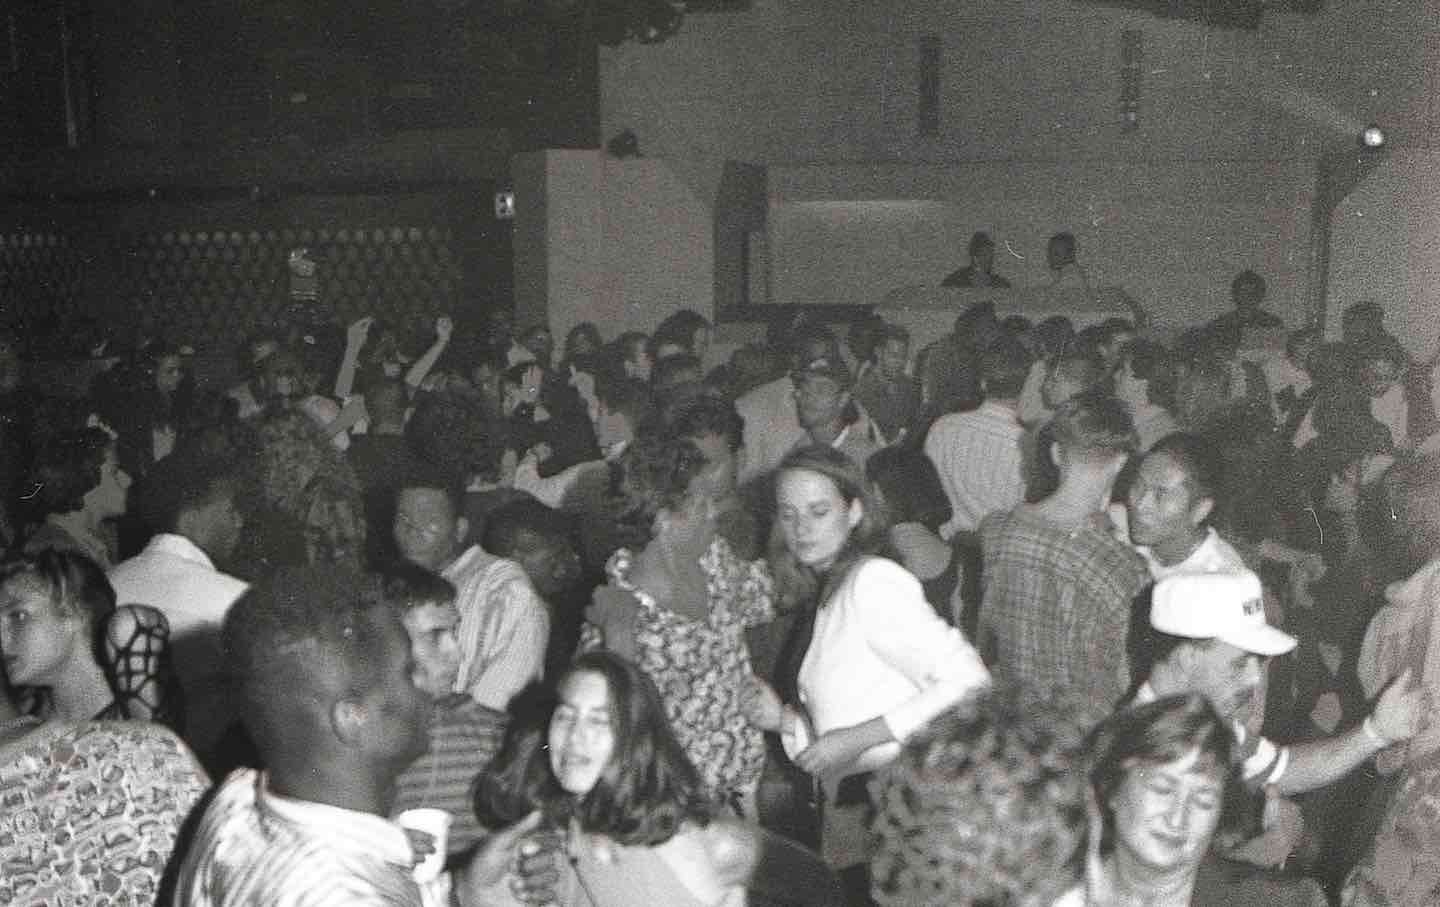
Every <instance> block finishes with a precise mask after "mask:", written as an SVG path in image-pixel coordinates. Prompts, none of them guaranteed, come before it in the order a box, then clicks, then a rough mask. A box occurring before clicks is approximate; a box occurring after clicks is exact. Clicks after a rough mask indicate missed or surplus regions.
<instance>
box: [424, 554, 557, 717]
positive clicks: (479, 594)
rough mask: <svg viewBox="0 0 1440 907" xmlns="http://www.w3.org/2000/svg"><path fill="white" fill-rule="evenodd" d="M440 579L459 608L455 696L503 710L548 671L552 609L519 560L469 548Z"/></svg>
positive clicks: (447, 568)
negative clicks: (451, 587) (449, 586)
mask: <svg viewBox="0 0 1440 907" xmlns="http://www.w3.org/2000/svg"><path fill="white" fill-rule="evenodd" d="M441 575H442V576H444V577H445V578H446V579H448V580H449V581H450V582H452V583H454V584H455V591H456V596H455V606H456V607H457V608H458V609H459V610H460V630H459V633H460V675H459V677H457V678H456V680H455V692H457V693H468V694H469V695H470V698H471V699H474V700H475V701H476V702H478V703H480V704H481V705H488V706H489V707H490V708H492V709H499V710H501V711H503V710H504V709H505V708H506V707H507V706H508V705H510V700H511V699H513V698H514V697H515V694H516V693H519V692H520V691H521V690H523V689H524V688H525V687H526V686H528V685H529V684H530V682H531V681H532V680H539V679H540V677H541V675H542V674H543V673H544V670H545V647H546V645H548V644H549V642H550V611H549V609H548V608H546V606H545V602H544V600H543V599H541V598H540V596H539V594H538V593H536V591H535V587H534V586H532V585H531V584H530V578H529V577H528V576H526V575H525V571H524V569H522V568H521V566H520V565H519V564H517V563H515V562H514V561H510V560H506V559H505V558H501V557H496V556H495V555H493V554H489V553H487V552H486V551H485V550H483V549H482V548H481V547H480V546H479V545H472V546H470V547H469V548H468V549H466V551H465V553H464V554H461V555H460V557H459V558H457V559H456V561H455V563H453V564H451V565H450V566H449V567H446V568H445V569H444V570H442V571H441Z"/></svg>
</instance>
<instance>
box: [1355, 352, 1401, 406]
mask: <svg viewBox="0 0 1440 907" xmlns="http://www.w3.org/2000/svg"><path fill="white" fill-rule="evenodd" d="M1399 380H1400V368H1399V367H1398V366H1397V365H1396V364H1395V363H1393V362H1390V361H1389V360H1386V359H1374V360H1371V361H1370V362H1366V363H1365V364H1364V365H1362V366H1361V367H1360V372H1359V383H1360V386H1361V387H1362V388H1364V390H1365V393H1367V394H1369V395H1370V396H1371V397H1383V396H1384V395H1385V394H1386V392H1388V391H1389V390H1390V388H1392V387H1394V386H1395V383H1396V382H1397V381H1399Z"/></svg>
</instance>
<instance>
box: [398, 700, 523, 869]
mask: <svg viewBox="0 0 1440 907" xmlns="http://www.w3.org/2000/svg"><path fill="white" fill-rule="evenodd" d="M508 721H509V716H507V715H506V714H505V713H504V712H497V711H495V710H494V709H491V708H487V707H485V706H483V705H481V704H480V703H478V702H476V701H475V700H473V699H471V698H470V697H468V696H465V695H464V694H460V693H457V694H455V695H454V696H453V697H452V699H451V701H449V702H446V703H444V704H443V705H441V707H440V708H439V709H437V710H436V716H435V720H434V721H433V722H432V723H431V725H430V747H429V749H427V750H426V751H425V755H423V756H421V757H420V758H419V759H416V760H415V761H414V762H412V763H411V764H410V767H409V768H407V769H405V771H404V772H402V773H401V774H400V777H399V778H398V779H396V781H395V805H394V806H392V807H391V809H390V813H391V815H397V816H398V815H399V814H400V813H402V812H404V811H405V810H407V809H420V808H423V807H433V808H436V809H443V810H445V811H446V812H448V813H449V814H450V815H451V817H452V822H451V825H450V835H449V838H448V839H447V845H446V846H447V849H448V850H449V851H450V852H451V853H460V852H463V851H466V850H469V849H470V848H471V847H473V846H475V845H476V844H478V843H479V842H480V839H481V838H483V837H484V836H485V831H484V829H482V828H481V827H480V822H479V820H477V819H476V818H475V808H474V806H472V802H473V801H472V799H471V791H470V788H471V786H472V785H473V784H474V783H475V776H476V775H479V774H480V773H481V772H482V771H484V770H485V767H486V766H488V765H489V764H490V761H491V760H492V759H494V758H495V754H496V753H498V752H500V745H501V744H503V743H504V742H505V725H506V724H507V723H508Z"/></svg>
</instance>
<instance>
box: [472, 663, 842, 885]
mask: <svg viewBox="0 0 1440 907" xmlns="http://www.w3.org/2000/svg"><path fill="white" fill-rule="evenodd" d="M556 689H557V691H558V701H556V702H555V703H554V706H553V709H552V710H551V711H550V713H549V717H548V721H546V722H544V723H543V724H542V723H540V722H536V721H534V720H531V721H528V722H527V721H523V720H522V721H520V722H517V724H516V725H514V726H512V729H511V733H510V734H509V736H508V737H507V739H506V742H505V746H504V748H503V749H502V750H501V752H500V755H499V756H497V757H496V759H495V761H494V762H492V763H491V764H490V767H489V768H488V769H487V770H486V771H485V772H484V773H483V774H482V775H481V776H480V779H479V781H478V782H477V788H476V798H475V800H476V802H475V811H476V813H477V814H478V815H479V816H480V817H481V818H482V820H484V821H485V822H486V823H487V824H490V825H514V823H517V822H528V823H531V824H542V823H543V825H544V826H545V827H547V828H550V829H554V830H558V832H559V833H560V835H562V836H563V838H564V843H563V848H564V850H565V854H566V859H565V860H564V862H563V864H562V865H561V867H560V869H561V879H560V881H559V884H558V885H557V886H556V898H555V903H556V904H557V907H582V905H588V907H631V905H635V904H665V905H669V907H701V905H707V907H721V905H725V907H730V905H743V904H744V903H745V902H746V894H745V892H746V888H747V887H749V886H751V885H752V884H754V883H755V881H756V876H757V874H758V873H759V872H762V871H768V872H769V873H770V874H771V876H772V877H776V876H777V875H783V877H784V878H785V879H786V881H787V882H788V883H789V885H790V886H791V888H792V891H793V895H794V896H795V897H798V898H799V899H800V900H801V902H802V903H814V904H831V903H834V901H833V899H832V897H833V892H834V883H833V880H831V879H830V878H829V876H828V874H827V873H826V872H825V871H824V869H823V867H820V866H819V865H818V861H816V860H814V859H813V858H810V859H806V858H805V856H804V853H803V851H800V850H799V849H798V848H793V847H792V848H785V847H783V846H782V847H774V846H773V845H774V842H766V841H765V840H764V839H763V838H764V836H763V834H762V833H761V832H760V831H759V830H758V829H757V828H755V827H754V826H750V825H746V824H742V823H738V822H734V821H728V820H722V819H717V818H714V816H713V813H712V809H713V807H712V805H711V803H710V801H709V799H708V798H707V797H706V796H705V792H704V790H703V787H702V785H701V782H700V777H699V775H697V774H696V772H695V769H694V768H693V767H692V766H691V765H690V763H689V761H688V760H687V759H686V758H685V753H684V751H683V750H682V749H681V748H680V744H679V743H678V742H677V741H676V740H675V737H674V735H673V734H671V732H670V729H669V726H668V725H667V722H666V720H665V715H664V712H663V711H662V708H661V704H660V695H659V693H658V691H657V690H656V689H655V685H654V683H653V682H652V681H651V680H650V678H649V677H647V676H646V675H645V674H644V672H642V671H641V670H640V669H639V668H638V667H636V666H635V665H634V664H632V663H630V662H628V661H626V660H625V659H622V658H620V657H618V656H616V655H615V654H613V653H610V652H603V651H600V652H590V653H587V654H585V655H582V656H580V658H578V659H577V660H576V661H575V664H574V666H573V667H571V669H570V670H569V672H568V673H566V674H565V675H564V676H563V677H561V678H560V681H559V684H558V685H557V688H556ZM537 820H538V822H537ZM777 854H783V857H784V858H782V859H771V858H772V857H773V856H774V855H777ZM781 863H783V865H784V872H783V873H776V872H775V867H776V866H777V864H781ZM489 869H490V868H489V867H486V870H489ZM500 869H501V872H500V873H494V874H492V873H491V872H489V871H485V870H477V869H473V868H472V870H471V871H470V872H469V873H462V874H461V875H460V877H459V878H458V879H457V885H458V886H460V888H461V890H462V891H466V890H468V891H469V892H470V893H472V894H483V896H482V897H479V898H476V900H477V901H478V902H480V903H487V904H489V903H493V904H509V903H516V902H517V901H515V900H512V897H513V895H512V894H511V892H510V888H511V885H510V884H508V883H510V882H512V881H513V880H511V879H509V878H507V877H506V873H505V867H504V866H502V867H500ZM463 900H464V899H463V897H462V902H463Z"/></svg>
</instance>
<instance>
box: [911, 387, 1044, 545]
mask: <svg viewBox="0 0 1440 907" xmlns="http://www.w3.org/2000/svg"><path fill="white" fill-rule="evenodd" d="M1024 433H1025V429H1024V428H1022V427H1021V425H1020V420H1019V419H1018V418H1017V417H1016V415H1015V410H1014V409H1012V408H1010V407H1008V406H1001V405H999V404H997V403H982V404H980V408H979V409H975V410H971V411H970V412H967V413H951V414H949V415H946V416H941V417H940V418H939V419H936V420H935V424H934V425H932V426H931V427H930V433H929V434H928V435H926V436H925V456H927V457H929V458H930V462H932V463H934V464H935V471H936V472H938V473H939V474H940V484H941V486H942V487H943V488H944V489H945V496H946V497H948V498H949V499H950V508H951V511H952V513H951V517H950V520H949V521H948V522H947V523H945V525H943V526H941V527H940V537H941V538H943V539H946V540H949V539H950V538H952V537H953V536H954V535H955V533H957V532H974V531H975V529H976V527H978V526H979V525H980V521H981V520H982V519H984V518H985V517H986V516H988V515H990V514H992V513H995V512H996V511H999V510H1009V509H1010V508H1011V507H1014V506H1015V505H1016V504H1019V503H1020V502H1021V501H1023V500H1025V474H1024V470H1023V469H1022V468H1021V455H1020V438H1021V436H1022V435H1023V434H1024Z"/></svg>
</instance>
